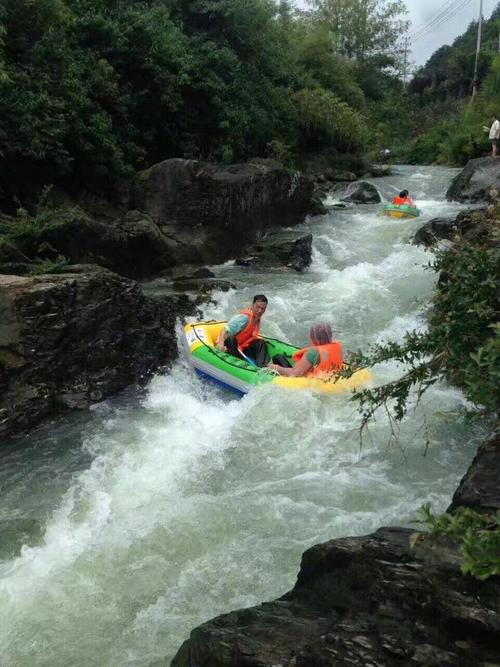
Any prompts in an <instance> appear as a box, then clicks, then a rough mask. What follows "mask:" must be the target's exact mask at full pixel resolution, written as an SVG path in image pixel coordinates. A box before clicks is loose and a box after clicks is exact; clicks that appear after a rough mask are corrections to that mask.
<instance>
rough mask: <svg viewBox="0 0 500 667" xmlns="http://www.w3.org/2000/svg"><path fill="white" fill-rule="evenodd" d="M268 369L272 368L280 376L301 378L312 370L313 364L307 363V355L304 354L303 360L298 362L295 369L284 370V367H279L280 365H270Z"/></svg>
mask: <svg viewBox="0 0 500 667" xmlns="http://www.w3.org/2000/svg"><path fill="white" fill-rule="evenodd" d="M268 368H271V369H272V370H273V371H276V372H277V373H278V374H279V375H284V376H285V377H289V378H290V377H291V378H299V377H302V376H303V375H305V374H306V373H307V372H308V371H309V370H310V369H311V368H312V364H311V362H310V361H307V359H306V355H305V354H304V356H303V357H302V359H301V360H300V361H298V362H297V363H296V364H295V366H294V367H293V368H284V367H283V366H278V364H269V365H268Z"/></svg>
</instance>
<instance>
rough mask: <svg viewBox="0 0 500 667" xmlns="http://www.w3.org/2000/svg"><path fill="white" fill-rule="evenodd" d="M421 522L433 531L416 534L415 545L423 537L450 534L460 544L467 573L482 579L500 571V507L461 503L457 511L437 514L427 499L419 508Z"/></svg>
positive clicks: (438, 536) (446, 536) (498, 573)
mask: <svg viewBox="0 0 500 667" xmlns="http://www.w3.org/2000/svg"><path fill="white" fill-rule="evenodd" d="M419 522H422V523H424V524H426V525H427V526H428V528H429V530H430V532H429V533H428V535H422V534H421V533H419V534H415V536H413V539H412V544H413V545H415V544H416V542H417V541H421V540H426V539H431V540H439V539H442V538H448V539H450V540H452V542H454V543H456V544H457V545H459V547H460V552H461V554H462V558H463V562H462V572H463V573H464V574H470V575H472V576H473V577H475V578H476V579H481V580H484V579H488V578H489V577H493V576H496V575H500V511H497V512H495V513H488V512H485V513H479V512H476V511H474V510H472V509H469V508H468V507H459V508H458V509H457V511H456V513H455V514H448V513H444V514H441V515H440V516H436V515H435V514H434V513H433V512H432V509H431V506H430V504H429V503H427V504H425V505H424V506H423V507H422V509H421V510H420V518H419Z"/></svg>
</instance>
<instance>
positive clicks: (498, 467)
mask: <svg viewBox="0 0 500 667" xmlns="http://www.w3.org/2000/svg"><path fill="white" fill-rule="evenodd" d="M499 481H500V436H499V435H496V436H495V437H494V438H493V439H492V440H489V441H488V442H484V443H483V444H482V445H480V447H479V449H478V451H477V454H476V457H475V458H474V461H473V462H472V465H471V466H470V468H469V470H468V471H467V473H466V474H465V475H464V477H463V478H462V480H461V482H460V484H459V486H458V489H457V490H456V491H455V493H454V495H453V500H452V503H451V505H450V507H449V509H448V511H449V512H453V511H455V510H456V509H457V508H458V507H459V506H465V507H474V508H477V507H485V508H488V509H495V510H500V483H499Z"/></svg>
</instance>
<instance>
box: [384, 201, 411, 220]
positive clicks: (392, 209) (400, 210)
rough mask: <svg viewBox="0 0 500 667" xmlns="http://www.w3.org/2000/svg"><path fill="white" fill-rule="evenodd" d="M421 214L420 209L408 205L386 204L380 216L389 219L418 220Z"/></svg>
mask: <svg viewBox="0 0 500 667" xmlns="http://www.w3.org/2000/svg"><path fill="white" fill-rule="evenodd" d="M421 213H422V211H421V210H420V209H419V208H416V207H415V206H408V204H403V205H400V204H386V205H385V206H384V208H383V209H382V210H381V211H380V213H379V215H386V216H388V217H389V218H418V216H419V215H420V214H421Z"/></svg>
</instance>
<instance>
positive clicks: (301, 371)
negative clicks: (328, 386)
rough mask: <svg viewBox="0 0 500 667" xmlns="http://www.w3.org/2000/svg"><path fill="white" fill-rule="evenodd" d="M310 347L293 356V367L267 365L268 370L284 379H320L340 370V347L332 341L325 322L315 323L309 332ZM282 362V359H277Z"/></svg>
mask: <svg viewBox="0 0 500 667" xmlns="http://www.w3.org/2000/svg"><path fill="white" fill-rule="evenodd" d="M309 337H310V339H311V345H310V346H308V347H303V348H302V349H301V350H298V351H297V352H295V354H294V355H293V357H292V359H293V360H294V362H295V365H294V366H292V367H286V366H284V365H282V363H276V361H278V360H277V359H276V358H274V359H273V362H274V363H270V364H268V368H271V369H272V370H273V371H276V372H277V373H278V374H279V375H284V376H285V377H303V376H307V377H321V376H328V375H329V374H331V373H335V372H338V371H339V370H341V368H342V364H343V356H342V345H341V344H340V343H339V341H338V340H333V339H332V328H331V326H330V325H329V324H328V323H327V322H317V323H316V324H313V325H312V327H311V329H310V330H309ZM279 361H280V362H282V359H279Z"/></svg>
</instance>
